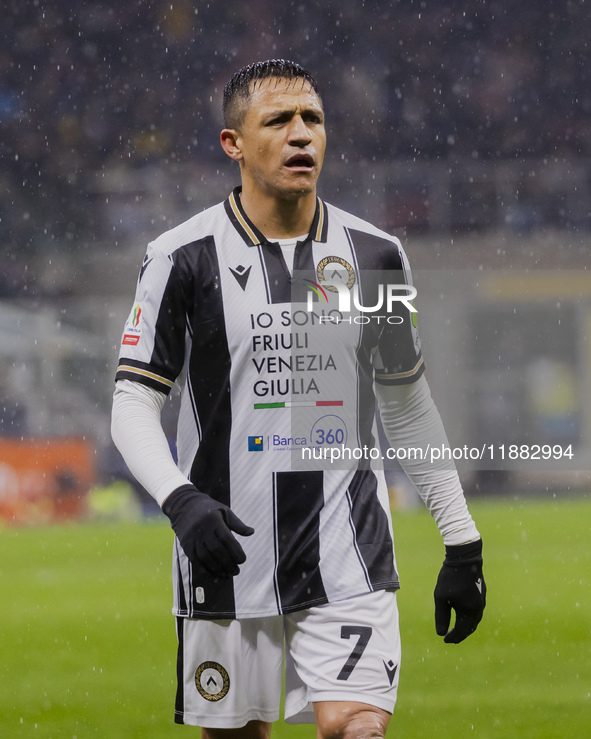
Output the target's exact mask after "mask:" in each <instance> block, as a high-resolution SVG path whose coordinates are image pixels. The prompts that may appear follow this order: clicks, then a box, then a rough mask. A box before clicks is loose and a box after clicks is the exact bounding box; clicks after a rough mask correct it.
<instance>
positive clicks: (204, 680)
mask: <svg viewBox="0 0 591 739" xmlns="http://www.w3.org/2000/svg"><path fill="white" fill-rule="evenodd" d="M195 687H196V688H197V690H198V692H199V695H200V696H201V697H202V698H205V700H206V701H221V700H222V698H224V697H225V696H226V695H227V694H228V690H230V676H229V675H228V671H227V670H226V669H225V667H222V665H220V664H219V662H202V663H201V664H200V665H199V667H198V668H197V669H196V670H195Z"/></svg>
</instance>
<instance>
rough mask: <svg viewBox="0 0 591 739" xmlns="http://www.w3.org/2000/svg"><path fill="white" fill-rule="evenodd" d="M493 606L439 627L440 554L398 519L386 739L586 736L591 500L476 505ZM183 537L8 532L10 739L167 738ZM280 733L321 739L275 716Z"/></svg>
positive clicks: (6, 692) (4, 547)
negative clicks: (393, 661)
mask: <svg viewBox="0 0 591 739" xmlns="http://www.w3.org/2000/svg"><path fill="white" fill-rule="evenodd" d="M471 510H472V513H473V515H474V517H475V519H476V521H477V523H478V526H479V528H480V531H481V533H482V535H483V539H484V547H485V577H486V580H487V584H488V588H489V599H488V607H487V610H486V613H485V618H484V620H483V622H482V624H481V625H480V627H479V629H478V631H477V632H476V633H475V634H474V635H473V636H472V637H470V638H469V639H468V640H467V641H466V642H464V643H463V644H460V645H449V646H447V645H445V644H443V642H442V640H441V639H439V638H438V637H437V636H436V635H435V630H434V625H433V601H432V591H433V587H434V585H435V579H436V576H437V572H438V570H439V566H440V563H441V560H442V558H443V548H442V544H441V541H440V539H439V536H438V534H437V531H436V528H435V525H434V523H433V522H432V521H431V519H430V517H429V516H428V514H426V513H425V512H420V513H419V512H395V515H394V526H395V535H396V543H397V555H398V565H399V569H400V572H401V578H402V590H401V591H400V595H399V607H400V611H401V628H402V638H403V663H402V668H401V685H400V690H399V696H398V705H397V708H396V711H395V713H394V717H393V719H392V722H391V724H390V729H389V731H388V736H389V737H392V738H393V737H396V739H405V738H410V737H413V738H415V737H429V739H431V738H432V737H437V738H438V739H446V737H454V739H456V737H460V736H461V737H467V736H474V737H478V738H479V739H480V738H486V737H499V738H503V739H505V738H506V737H519V738H520V739H528V738H531V739H534V738H535V739H546V738H548V739H550V738H554V737H560V738H562V737H564V738H566V737H568V738H569V739H570V738H572V737H577V738H578V737H584V736H588V735H589V730H590V726H591V698H590V692H591V638H590V628H591V598H590V593H589V572H591V537H590V528H591V503H590V502H588V501H587V500H586V499H571V500H568V499H565V500H560V501H559V500H553V501H550V500H548V501H533V502H527V501H519V500H511V501H506V500H504V501H496V502H490V501H489V502H486V501H474V502H472V503H471ZM171 545H172V532H171V531H170V529H169V528H168V527H167V526H166V525H164V524H163V525H159V524H155V523H152V524H150V523H142V524H129V523H127V524H110V525H107V524H105V525H78V526H63V527H57V528H40V529H16V530H13V529H11V528H5V529H2V530H0V582H1V584H2V589H1V593H2V597H1V606H0V650H1V657H0V685H1V690H0V736H1V737H7V739H13V738H17V739H18V738H20V737H38V738H39V739H41V738H43V739H49V738H50V737H68V739H73V738H77V739H86V738H87V737H100V738H101V739H104V738H107V737H108V739H119V738H120V739H135V737H137V738H138V739H139V738H140V737H141V738H142V739H156V737H158V739H166V737H182V736H198V735H199V734H198V732H197V730H195V729H193V728H191V727H182V726H175V725H174V724H173V723H172V709H173V702H174V680H175V654H176V651H175V650H176V639H175V635H174V619H173V618H172V616H171V615H170V604H171V592H170V591H171V588H170V554H171ZM274 736H275V737H276V738H277V737H279V738H280V739H290V738H291V739H300V737H301V738H302V739H303V737H310V738H312V737H315V730H314V729H313V727H311V726H303V727H288V726H286V725H285V724H283V723H282V722H279V723H278V724H277V726H276V727H275V729H274Z"/></svg>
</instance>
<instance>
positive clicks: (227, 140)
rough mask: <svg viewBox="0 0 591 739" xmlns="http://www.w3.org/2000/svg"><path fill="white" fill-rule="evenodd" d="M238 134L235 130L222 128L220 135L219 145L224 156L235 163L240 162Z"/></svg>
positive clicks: (240, 153)
mask: <svg viewBox="0 0 591 739" xmlns="http://www.w3.org/2000/svg"><path fill="white" fill-rule="evenodd" d="M239 135H240V134H239V133H238V131H237V130H236V129H235V128H224V130H223V131H222V132H221V133H220V144H221V145H222V149H223V150H224V151H225V152H226V154H227V155H228V156H229V157H230V159H233V160H234V161H235V162H240V161H241V160H242V149H241V148H240V142H239Z"/></svg>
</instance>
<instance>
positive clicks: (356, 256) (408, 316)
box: [117, 188, 424, 619]
mask: <svg viewBox="0 0 591 739" xmlns="http://www.w3.org/2000/svg"><path fill="white" fill-rule="evenodd" d="M379 275H394V276H393V277H388V278H387V279H388V281H389V282H391V281H392V280H395V283H393V284H398V285H400V284H403V283H404V284H407V285H410V284H411V282H410V272H409V268H408V264H407V262H406V257H405V255H404V252H403V250H402V247H401V246H400V243H399V242H398V241H397V240H396V239H395V238H393V237H391V236H389V235H388V234H386V233H384V232H383V231H380V230H379V229H377V228H375V227H373V226H372V225H370V224H369V223H367V222H365V221H362V220H360V219H359V218H356V217H354V216H352V215H350V214H348V213H345V212H343V211H341V210H339V209H337V208H335V207H333V206H330V205H328V204H326V203H325V202H323V201H322V200H320V199H318V200H317V207H316V214H315V217H314V221H313V223H312V227H311V229H310V232H309V234H308V236H307V237H306V238H305V239H303V240H302V241H300V242H299V243H298V244H297V246H296V250H295V256H294V271H293V273H291V272H290V270H289V269H288V267H287V265H286V263H285V260H284V258H283V254H282V251H281V248H280V246H279V244H276V243H272V242H269V241H268V240H267V239H266V238H265V237H264V236H263V234H261V233H260V232H259V231H258V230H257V228H256V227H255V226H254V225H253V224H252V223H251V222H250V221H249V219H248V217H247V216H246V214H245V212H244V210H243V209H242V207H241V203H240V188H237V189H236V190H235V191H234V192H233V193H232V194H231V195H230V197H229V198H228V200H227V201H226V202H224V203H220V204H218V205H216V206H214V207H212V208H210V209H208V210H206V211H204V212H203V213H201V214H199V215H196V216H194V217H193V218H191V219H190V220H188V221H186V222H185V223H183V224H181V225H180V226H177V227H176V228H174V229H172V230H171V231H168V232H167V233H165V234H163V235H162V236H160V237H159V238H158V239H156V240H155V241H154V242H152V243H151V244H150V245H149V247H148V250H147V254H146V257H145V259H144V262H143V264H142V267H141V270H140V275H139V280H138V285H137V292H136V296H135V300H134V305H133V308H132V311H131V314H130V316H129V319H128V320H127V322H126V325H125V328H124V331H123V338H122V343H121V352H120V359H119V367H118V371H117V379H118V380H121V379H128V380H132V381H135V382H139V383H143V384H145V385H147V386H149V387H152V388H155V389H156V390H159V391H161V392H163V393H168V392H169V391H170V390H171V388H172V387H173V385H174V384H175V383H178V384H179V385H180V388H181V406H180V412H179V420H178V433H177V451H178V465H179V468H180V470H181V471H182V472H183V474H185V475H186V476H187V477H188V478H189V479H190V480H191V481H192V482H193V483H194V484H195V485H196V486H197V487H198V488H199V489H200V490H202V491H203V492H206V493H208V494H209V495H211V496H212V497H214V498H215V499H217V500H219V501H221V502H223V503H225V504H227V505H229V506H231V508H232V509H233V510H234V512H235V513H236V514H237V515H238V516H239V517H240V518H241V519H242V520H243V521H244V522H245V523H246V524H248V525H250V526H252V527H253V528H254V529H255V533H254V535H253V536H251V537H248V538H241V539H240V543H241V544H242V546H243V548H244V551H245V553H246V556H247V559H246V562H245V563H244V564H243V565H242V566H241V571H240V574H239V575H238V576H236V577H235V578H232V579H227V580H224V579H217V578H215V577H213V576H211V575H209V574H208V573H206V572H205V571H201V570H199V569H198V568H197V567H194V566H192V565H191V563H190V562H189V561H188V559H187V558H186V556H185V554H184V552H183V551H182V549H181V547H180V545H179V543H178V541H175V546H174V563H173V579H174V612H175V613H176V614H177V615H180V616H190V617H198V618H216V619H220V618H247V617H254V616H266V615H275V614H278V613H286V612H290V611H296V610H300V609H304V608H308V607H310V606H312V605H318V604H321V603H327V602H329V601H334V600H341V599H344V598H348V597H351V596H354V595H357V594H360V593H364V592H369V591H372V590H378V589H383V588H397V587H398V575H397V572H396V565H395V557H394V548H393V537H392V528H391V520H390V513H389V505H388V495H387V488H386V483H385V479H384V475H383V472H382V471H380V470H379V469H375V468H374V467H375V465H374V464H373V463H369V462H367V460H366V458H364V459H361V460H357V461H349V462H347V464H342V465H341V467H340V468H339V465H337V464H333V463H331V462H330V461H327V459H326V455H325V458H324V459H321V458H320V457H321V456H322V455H319V454H318V452H319V450H320V452H321V451H322V450H327V449H328V450H330V449H332V448H336V447H339V448H341V447H342V448H345V447H346V448H348V449H362V448H363V447H364V446H365V447H366V448H374V447H376V446H377V433H376V422H375V397H374V392H373V383H374V382H378V383H384V384H400V383H408V382H414V381H415V380H417V379H418V378H419V377H420V376H421V374H422V372H423V369H424V366H423V359H422V354H421V348H420V341H419V337H418V334H417V331H416V326H415V325H414V322H413V320H412V316H413V315H414V314H412V313H410V312H409V310H408V309H407V307H406V306H405V305H404V303H402V302H398V301H396V300H394V301H393V302H391V303H389V304H388V301H387V300H386V295H387V294H388V290H387V289H384V290H383V291H381V292H380V290H381V288H380V287H379V285H377V284H376V283H377V282H379V279H378V277H376V276H379ZM380 279H381V278H380ZM340 283H342V284H344V285H345V286H346V287H347V291H349V292H350V293H351V295H352V296H353V297H354V299H353V300H350V301H349V305H347V304H346V303H343V302H342V297H343V290H339V289H338V285H339V284H340ZM335 285H336V286H335ZM347 291H345V293H347ZM403 294H404V291H403ZM382 308H383V310H382ZM306 450H308V456H307V457H306V456H305V454H306ZM310 450H312V451H315V452H316V457H315V458H314V457H313V456H312V455H311V454H310Z"/></svg>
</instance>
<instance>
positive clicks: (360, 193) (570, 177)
mask: <svg viewBox="0 0 591 739" xmlns="http://www.w3.org/2000/svg"><path fill="white" fill-rule="evenodd" d="M1 13H2V26H3V44H2V47H1V48H0V72H1V75H0V131H1V142H0V154H1V157H2V169H1V172H0V183H1V186H0V259H1V261H2V270H1V272H0V511H2V514H3V515H4V517H5V518H6V519H7V520H9V521H10V520H12V521H14V520H40V521H43V520H47V519H50V518H53V517H61V516H69V515H72V514H79V513H81V512H82V511H83V509H84V506H83V505H81V504H80V496H83V495H84V494H85V493H86V491H87V490H88V489H89V487H92V486H96V485H101V486H105V485H110V483H111V482H112V481H113V480H121V479H125V478H126V471H125V468H124V467H123V465H122V463H121V461H120V460H119V457H118V455H117V454H116V453H115V452H114V450H113V448H112V446H111V443H110V439H109V433H108V426H109V408H110V398H111V394H112V389H113V376H114V367H115V362H116V355H117V346H118V344H119V339H120V332H121V328H122V324H123V321H124V320H125V317H126V316H127V314H128V311H129V308H130V306H131V301H132V297H133V290H134V284H135V280H136V275H137V271H138V266H139V264H140V262H141V259H142V256H143V253H144V250H145V247H146V244H147V242H148V241H149V240H150V239H152V238H154V237H155V236H156V235H157V234H159V233H160V232H162V231H163V230H165V229H166V228H168V227H171V226H173V225H175V224H176V223H178V222H180V221H181V220H183V219H185V218H187V217H188V216H190V215H191V214H193V213H195V212H197V211H199V210H201V209H203V208H204V207H207V206H208V205H210V204H211V203H213V202H217V201H218V200H219V199H223V198H225V197H226V196H227V193H228V192H229V190H230V188H231V187H232V186H233V185H234V184H235V183H236V182H237V179H238V172H237V171H236V170H234V169H233V168H232V166H231V163H230V162H229V160H227V159H226V158H225V156H224V155H223V153H222V151H221V149H220V147H219V144H218V132H219V129H220V127H221V120H220V112H219V111H220V102H221V91H222V88H223V84H224V82H225V81H226V80H227V79H228V78H229V77H230V76H231V74H232V73H233V72H234V71H235V70H236V69H237V68H238V67H240V66H241V65H243V64H245V63H249V62H251V61H254V60H258V59H264V58H269V57H288V58H294V59H296V60H298V61H300V62H301V63H302V64H304V65H305V66H307V67H309V68H310V70H311V71H312V73H313V74H315V75H316V76H317V77H318V79H319V82H320V85H321V88H322V91H323V97H324V102H325V107H326V110H327V115H328V127H329V150H328V156H327V162H326V166H325V171H324V174H323V178H322V180H321V189H320V192H321V195H322V196H323V197H324V198H326V199H327V200H329V201H330V202H333V203H334V204H336V205H338V206H341V207H344V208H346V209H350V210H352V211H353V212H356V213H358V214H360V215H361V216H366V217H368V218H369V219H370V220H372V221H374V222H376V223H377V224H379V225H380V226H382V227H384V228H385V229H388V230H390V231H391V232H393V233H395V234H397V235H399V236H400V237H401V239H402V241H403V243H404V244H405V246H406V248H407V251H408V253H409V255H410V259H411V264H412V265H413V269H414V273H415V280H416V283H417V287H418V288H419V296H420V298H419V308H420V313H422V315H421V317H420V321H421V332H422V336H423V342H424V351H425V355H426V360H427V363H428V368H429V369H428V373H429V378H430V382H431V384H432V387H433V391H434V394H435V397H436V400H437V402H438V404H439V406H440V409H441V412H442V414H443V416H444V420H445V421H446V424H447V426H448V430H449V435H450V440H451V442H452V444H457V445H463V444H465V443H466V442H467V441H468V440H470V441H472V440H477V441H478V442H479V443H501V442H503V441H504V442H505V443H519V444H521V443H527V444H531V443H550V444H563V445H566V444H572V445H573V449H574V451H575V459H574V460H567V461H566V463H560V464H555V465H551V466H552V470H551V471H549V470H548V469H546V468H543V467H540V466H538V467H535V465H534V466H533V467H532V466H531V465H530V466H528V465H521V466H520V469H519V470H517V472H516V473H515V474H517V476H518V477H516V476H515V474H512V473H511V474H509V473H505V472H503V471H502V470H497V471H496V472H495V473H494V474H492V473H489V472H487V471H486V470H485V469H473V468H472V469H470V470H467V471H466V475H465V480H466V486H467V488H468V490H469V491H470V492H515V487H516V485H518V487H519V491H520V492H527V491H530V492H539V491H540V490H546V489H552V488H553V487H558V488H564V485H567V486H568V487H571V488H572V489H581V488H585V486H586V485H587V483H588V476H587V474H586V472H585V470H588V469H589V449H590V446H591V445H590V438H591V397H590V394H589V393H587V392H586V389H587V388H588V387H589V379H590V378H589V371H590V370H589V368H590V362H589V359H590V354H591V352H590V349H589V344H588V338H587V337H588V334H589V331H588V329H589V327H590V326H591V283H590V282H589V280H588V279H587V272H586V268H587V265H588V264H589V261H590V260H589V257H590V255H591V240H590V228H591V192H590V191H591V72H590V65H589V56H590V54H589V31H590V30H591V24H590V22H589V8H588V5H587V4H586V3H585V2H584V1H583V0H581V1H578V0H577V1H573V2H571V1H569V2H558V1H557V0H540V1H539V2H537V3H535V4H534V3H523V4H519V3H510V2H506V1H504V0H502V1H501V0H498V1H496V2H486V3H485V2H475V3H432V2H412V1H409V2H389V3H382V2H377V1H375V0H366V1H365V2H353V1H352V0H339V2H332V1H331V0H325V1H324V2H317V3H309V2H290V3H284V4H279V5H277V6H275V5H273V4H270V3H269V2H267V0H252V2H249V3H244V2H238V1H234V0H228V2H225V3H223V4H220V3H205V2H191V1H190V0H166V2H165V1H164V0H162V1H158V0H151V1H146V2H142V1H141V0H139V1H138V2H133V3H120V4H117V5H113V4H111V3H108V2H99V1H98V0H96V1H95V0H86V1H81V2H77V3H73V2H67V1H65V0H59V1H58V0H34V2H28V3H22V2H18V1H17V0H7V2H5V3H4V4H3V10H2V11H1ZM480 272H482V273H483V274H482V275H480ZM433 280H435V282H433ZM423 286H425V289H422V287H423ZM170 415H172V414H170ZM169 432H170V434H171V436H172V433H173V431H172V428H170V429H169ZM563 462H564V460H563ZM482 466H483V465H481V467H482ZM519 475H521V477H519ZM516 480H517V482H516ZM139 493H140V495H141V491H139ZM143 503H144V505H146V506H147V507H148V508H149V502H146V501H145V500H144V501H143Z"/></svg>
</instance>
